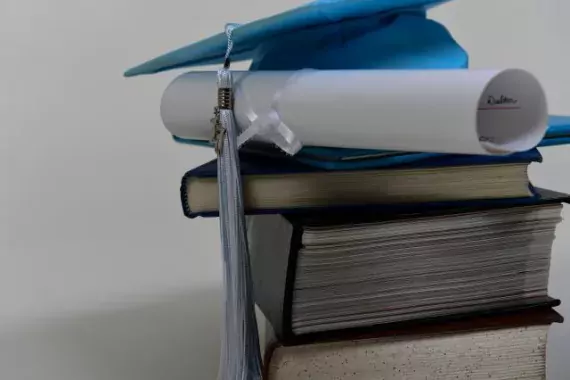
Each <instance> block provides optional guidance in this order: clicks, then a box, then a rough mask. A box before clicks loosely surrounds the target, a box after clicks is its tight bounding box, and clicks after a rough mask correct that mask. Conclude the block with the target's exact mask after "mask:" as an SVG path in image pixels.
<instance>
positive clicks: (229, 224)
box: [213, 25, 262, 380]
mask: <svg viewBox="0 0 570 380" xmlns="http://www.w3.org/2000/svg"><path fill="white" fill-rule="evenodd" d="M234 28H235V26H233V25H229V26H227V27H226V35H227V37H228V49H227V52H226V58H225V62H224V67H223V68H222V69H220V70H219V71H218V107H216V111H215V116H214V119H213V120H214V140H215V144H216V153H217V155H218V187H219V202H220V205H219V210H220V235H221V242H222V252H223V263H224V289H225V297H226V300H225V301H226V302H225V303H224V308H225V310H224V314H225V321H224V322H225V323H224V326H223V329H222V350H221V358H220V369H219V375H218V378H219V380H260V379H261V372H262V368H261V366H262V364H261V352H260V347H259V334H258V329H257V321H256V318H255V307H254V299H253V286H252V279H251V271H250V262H249V252H248V244H247V235H246V227H245V226H246V224H245V216H244V206H243V191H242V183H241V176H240V167H239V156H238V143H237V134H238V131H237V127H236V124H235V119H234V114H233V92H232V84H233V83H232V74H231V71H230V70H229V68H230V67H229V66H230V53H231V49H232V45H233V44H232V30H233V29H234Z"/></svg>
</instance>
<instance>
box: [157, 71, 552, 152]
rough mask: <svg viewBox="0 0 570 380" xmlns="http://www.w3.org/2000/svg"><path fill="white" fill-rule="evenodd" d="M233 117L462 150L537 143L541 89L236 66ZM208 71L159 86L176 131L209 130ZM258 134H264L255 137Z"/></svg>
mask: <svg viewBox="0 0 570 380" xmlns="http://www.w3.org/2000/svg"><path fill="white" fill-rule="evenodd" d="M234 78H235V82H236V85H235V87H234V88H236V95H235V115H236V119H237V123H238V127H239V128H240V129H241V130H245V129H246V128H247V127H248V126H249V125H250V124H251V121H250V120H251V115H252V114H254V115H257V116H258V117H265V116H266V115H273V118H274V117H275V115H277V116H278V118H279V119H280V120H281V122H283V123H284V124H285V125H286V126H287V127H289V129H290V130H291V131H292V132H293V133H294V134H295V136H296V137H297V138H298V139H299V140H300V141H301V142H302V143H303V145H315V146H330V147H346V148H369V149H385V150H398V151H423V152H442V153H468V154H507V153H512V152H518V151H524V150H528V149H530V148H532V147H534V146H536V145H537V144H538V143H539V142H540V141H541V139H542V138H543V136H544V133H545V132H546V128H547V119H548V110H547V103H546V96H545V93H544V91H543V89H542V87H541V85H540V83H539V82H538V81H537V79H536V78H535V77H534V76H533V75H531V74H530V73H528V72H526V71H524V70H519V69H508V70H504V71H496V70H495V71H491V70H486V71H483V70H430V71H407V70H406V71H404V70H402V71H391V70H349V71H332V70H331V71H316V70H307V71H302V72H287V71H258V72H235V74H234ZM216 91H217V90H216V73H214V72H191V73H187V74H183V75H181V76H180V77H178V78H176V79H175V80H174V81H173V82H172V83H171V84H170V86H169V87H168V88H167V89H166V90H165V92H164V96H163V99H162V105H161V115H162V120H163V122H164V124H165V126H166V128H167V129H168V130H169V131H170V132H171V133H172V134H173V135H175V136H178V137H181V138H188V139H200V140H208V139H210V138H211V136H212V125H211V123H210V119H211V118H212V113H213V107H214V105H215V100H216ZM262 139H263V138H262Z"/></svg>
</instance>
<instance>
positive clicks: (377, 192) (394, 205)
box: [181, 149, 542, 218]
mask: <svg viewBox="0 0 570 380" xmlns="http://www.w3.org/2000/svg"><path fill="white" fill-rule="evenodd" d="M541 160H542V157H541V155H540V153H539V152H538V150H536V149H535V150H531V151H528V152H524V153H520V154H515V155H510V156H504V157H489V156H468V155H445V156H435V157H432V158H429V159H424V160H421V161H420V162H414V163H402V164H401V165H397V166H393V167H390V168H375V169H359V170H345V171H339V170H334V171H329V170H326V169H322V168H317V167H315V166H312V165H307V164H304V163H302V162H299V161H297V160H292V159H288V158H286V157H282V156H275V157H271V156H267V155H264V156H260V155H256V154H245V153H243V154H242V155H241V161H240V162H241V173H242V178H243V184H244V186H243V187H244V202H245V209H246V213H247V214H289V213H299V212H306V211H316V210H318V211H319V212H325V211H326V212H330V211H333V212H339V211H340V212H346V211H358V212H361V211H368V210H378V209H382V210H392V209H409V208H417V207H419V206H420V205H421V206H422V207H423V208H426V207H429V208H434V207H435V208H441V207H457V206H464V205H465V204H466V203H467V204H477V203H499V204H501V203H505V202H506V203H521V202H522V203H524V202H532V200H533V199H534V198H535V197H536V193H535V192H534V190H533V187H532V186H531V184H530V181H529V178H528V174H527V169H528V165H529V164H530V163H532V162H540V161H541ZM216 177H217V165H216V161H215V160H213V161H211V162H208V163H206V164H204V165H201V166H199V167H197V168H195V169H193V170H190V171H189V172H188V173H186V174H185V175H184V177H183V179H182V185H181V198H182V204H183V209H184V214H185V215H186V216H188V217H191V218H192V217H196V216H217V215H218V189H217V178H216Z"/></svg>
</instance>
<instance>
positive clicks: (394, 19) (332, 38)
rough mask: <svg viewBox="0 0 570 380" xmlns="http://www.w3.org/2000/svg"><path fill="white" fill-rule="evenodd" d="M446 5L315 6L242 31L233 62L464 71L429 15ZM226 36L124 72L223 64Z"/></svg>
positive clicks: (325, 1) (420, 0) (257, 66)
mask: <svg viewBox="0 0 570 380" xmlns="http://www.w3.org/2000/svg"><path fill="white" fill-rule="evenodd" d="M446 1H449V0H445V1H442V0H319V1H315V2H312V3H309V4H306V5H304V6H301V7H299V8H295V9H292V10H290V11H287V12H284V13H281V14H278V15H275V16H272V17H268V18H264V19H261V20H257V21H253V22H251V23H248V24H244V25H241V26H240V27H239V28H237V29H235V30H234V31H233V43H234V46H233V50H232V61H240V60H249V59H251V60H252V65H251V70H297V69H302V68H312V69H321V70H324V69H397V68H402V69H413V68H418V69H437V68H465V67H467V62H468V57H467V54H466V52H465V51H464V50H463V49H462V48H461V47H460V46H459V45H458V44H457V43H456V42H455V41H454V40H453V38H452V37H451V35H450V34H449V32H448V31H447V30H446V29H445V28H444V27H443V26H442V25H440V24H438V23H437V22H435V21H432V20H428V19H427V18H426V9H427V8H429V7H433V6H435V5H438V4H441V3H444V2H446ZM226 48H227V38H226V35H225V34H224V33H220V34H217V35H215V36H213V37H210V38H207V39H204V40H202V41H198V42H196V43H194V44H191V45H188V46H185V47H183V48H180V49H178V50H175V51H172V52H170V53H167V54H165V55H162V56H159V57H157V58H155V59H152V60H150V61H148V62H146V63H143V64H141V65H139V66H136V67H134V68H132V69H130V70H128V71H127V72H126V73H125V75H126V76H135V75H141V74H153V73H158V72H161V71H166V70H171V69H177V68H182V67H191V66H200V65H207V64H215V63H222V62H223V60H224V56H225V53H226Z"/></svg>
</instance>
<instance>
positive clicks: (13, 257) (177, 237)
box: [0, 0, 570, 380]
mask: <svg viewBox="0 0 570 380" xmlns="http://www.w3.org/2000/svg"><path fill="white" fill-rule="evenodd" d="M300 3H301V1H299V0H295V1H285V0H281V1H267V0H241V1H231V0H207V1H196V0H161V1H135V0H98V1H87V0H50V1H45V0H44V1H41V0H1V1H0V55H1V57H0V131H1V135H0V163H1V166H0V168H1V174H2V175H1V177H0V183H1V186H0V233H1V234H0V258H1V262H0V378H1V379H3V380H156V379H161V380H167V379H169V380H179V379H180V380H182V379H185V380H187V379H214V378H215V375H216V370H217V352H218V338H219V335H218V325H219V313H220V307H219V306H220V284H219V281H220V260H219V252H218V243H217V240H218V236H217V221H216V220H203V219H198V220H193V221H190V220H186V219H184V218H183V216H182V214H181V211H180V206H179V200H178V186H179V180H180V177H181V175H182V174H183V173H184V172H185V170H187V169H189V168H191V167H193V166H196V165H198V164H201V163H203V162H205V161H206V160H208V159H210V158H211V157H212V153H211V152H209V151H208V150H202V149H199V148H189V147H182V146H177V145H175V144H174V143H173V142H172V141H171V139H170V136H169V135H168V134H167V133H166V131H165V130H164V129H163V127H162V126H161V123H160V119H159V115H158V104H159V99H160V96H161V93H162V90H163V89H164V87H165V86H166V84H167V83H168V82H169V80H170V79H171V78H172V77H173V75H175V74H174V73H169V74H164V75H160V76H156V77H146V78H137V79H131V80H125V79H123V78H122V77H121V73H122V71H123V70H124V69H125V68H127V67H129V66H131V65H134V64H137V63H139V62H141V61H143V60H146V59H147V58H150V57H152V56H155V55H158V54H160V53H163V52H165V51H167V50H170V49H172V48H176V47H179V46H181V45H183V44H186V43H189V42H191V41H195V40H198V39H201V38H203V37H207V36H208V35H210V34H213V33H215V32H218V31H219V30H220V29H221V28H222V27H223V24H224V22H226V21H233V22H246V21H248V20H252V19H255V18H257V17H261V16H264V15H269V14H273V13H276V12H279V11H282V10H285V9H287V8H290V7H292V6H294V5H298V4H300ZM433 15H434V17H435V18H437V19H439V20H442V21H443V22H445V24H446V25H448V26H449V28H450V29H451V30H452V32H453V33H454V35H455V36H456V38H457V39H458V40H459V42H460V43H461V44H462V45H463V46H464V47H465V48H467V49H468V50H469V51H470V53H471V62H472V65H473V67H492V68H503V67H511V66H518V67H522V68H525V69H529V70H531V71H532V72H534V73H535V74H536V75H537V76H538V77H539V79H540V80H541V81H542V83H543V84H544V86H545V88H546V90H547V93H548V97H549V101H550V105H551V111H552V112H553V113H564V112H566V113H568V114H570V104H569V99H570V71H569V69H568V68H569V67H570V53H569V51H568V48H567V46H568V41H567V36H569V35H570V23H569V22H568V18H569V17H570V3H569V2H568V1H565V0H549V1H544V0H503V1H493V0H477V1H475V0H460V1H457V3H454V4H449V5H446V6H444V7H442V8H441V9H438V10H437V11H435V12H433ZM543 153H544V156H545V163H544V164H542V165H535V166H534V167H533V168H532V178H533V180H534V182H535V183H536V184H538V185H540V186H544V187H550V188H553V189H555V190H559V191H566V192H570V179H569V178H570V177H569V176H568V171H567V170H565V169H566V168H567V167H568V166H567V165H565V164H566V163H568V160H569V159H570V148H548V149H544V150H543ZM566 213H567V212H566ZM569 232H570V224H569V223H568V222H566V223H565V224H563V225H562V226H561V227H560V228H559V232H558V235H559V237H558V240H557V242H556V244H555V251H554V258H553V266H552V272H551V274H552V281H551V293H552V295H554V296H556V297H560V298H562V299H563V300H564V301H565V302H566V304H565V306H563V307H561V308H560V311H561V312H562V313H565V314H566V315H567V316H569V317H570V290H568V285H569V284H570V281H568V278H569V276H570V256H568V254H570V252H567V251H568V250H569V249H570V237H569ZM568 352H570V323H569V324H566V325H558V326H555V327H554V328H553V329H552V334H551V339H550V342H549V359H548V361H549V365H550V367H549V371H550V376H549V378H550V379H556V380H557V379H561V380H562V379H565V378H566V376H565V374H567V373H570V363H568V361H567V360H565V359H568V356H567V355H568Z"/></svg>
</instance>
